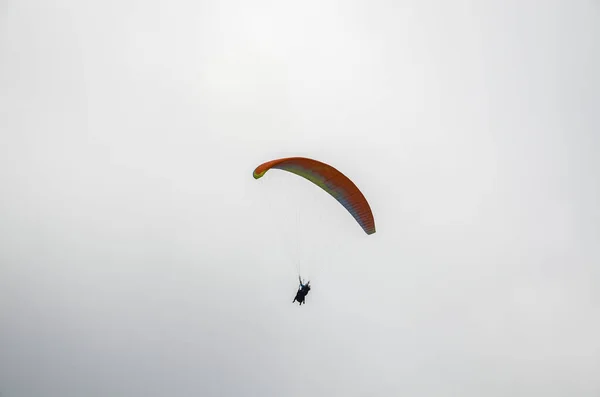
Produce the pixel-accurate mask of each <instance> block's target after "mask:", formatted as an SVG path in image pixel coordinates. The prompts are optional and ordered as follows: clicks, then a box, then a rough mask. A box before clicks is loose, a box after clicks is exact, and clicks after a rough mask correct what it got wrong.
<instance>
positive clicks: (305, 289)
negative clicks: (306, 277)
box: [292, 276, 310, 305]
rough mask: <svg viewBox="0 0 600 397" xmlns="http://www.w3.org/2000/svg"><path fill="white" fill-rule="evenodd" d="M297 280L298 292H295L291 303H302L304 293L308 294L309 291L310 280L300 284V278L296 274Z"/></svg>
mask: <svg viewBox="0 0 600 397" xmlns="http://www.w3.org/2000/svg"><path fill="white" fill-rule="evenodd" d="M298 281H299V282H300V286H299V287H298V292H296V297H295V298H294V300H293V301H292V303H294V302H296V301H298V304H299V305H302V304H303V303H305V302H304V299H305V298H306V295H308V291H310V281H309V282H307V283H306V284H302V279H301V278H300V276H298Z"/></svg>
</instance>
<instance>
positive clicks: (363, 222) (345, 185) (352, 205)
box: [253, 157, 375, 234]
mask: <svg viewBox="0 0 600 397" xmlns="http://www.w3.org/2000/svg"><path fill="white" fill-rule="evenodd" d="M272 168H275V169H280V170H284V171H288V172H291V173H293V174H296V175H298V176H301V177H303V178H305V179H307V180H309V181H311V182H312V183H314V184H315V185H317V186H319V187H320V188H321V189H323V190H325V191H326V192H327V193H329V194H330V195H331V196H332V197H333V198H335V199H336V200H337V201H338V202H339V203H340V204H342V205H343V206H344V207H345V208H346V210H348V212H350V214H351V215H352V216H353V217H354V219H355V220H356V222H358V224H359V225H360V227H362V229H363V230H364V231H365V233H367V234H373V233H375V220H374V219H373V213H372V212H371V207H370V206H369V203H368V202H367V199H366V198H365V196H364V195H363V194H362V192H361V191H360V190H359V189H358V187H356V185H355V184H354V182H352V181H351V180H350V179H349V178H348V177H347V176H346V175H344V174H342V173H341V172H340V171H338V170H336V169H335V168H333V167H332V166H330V165H329V164H325V163H322V162H320V161H317V160H312V159H309V158H305V157H288V158H282V159H277V160H272V161H268V162H266V163H263V164H261V165H259V166H258V167H256V169H255V170H254V174H253V175H254V179H259V178H262V177H263V176H264V175H265V173H266V172H267V171H268V170H270V169H272Z"/></svg>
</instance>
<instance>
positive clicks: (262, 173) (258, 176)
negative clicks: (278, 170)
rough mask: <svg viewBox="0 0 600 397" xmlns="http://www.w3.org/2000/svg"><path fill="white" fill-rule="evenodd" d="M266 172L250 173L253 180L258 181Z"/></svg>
mask: <svg viewBox="0 0 600 397" xmlns="http://www.w3.org/2000/svg"><path fill="white" fill-rule="evenodd" d="M266 172H267V171H263V172H256V171H254V172H253V173H252V176H253V177H254V179H259V178H262V176H263V175H264V174H265V173H266Z"/></svg>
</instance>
